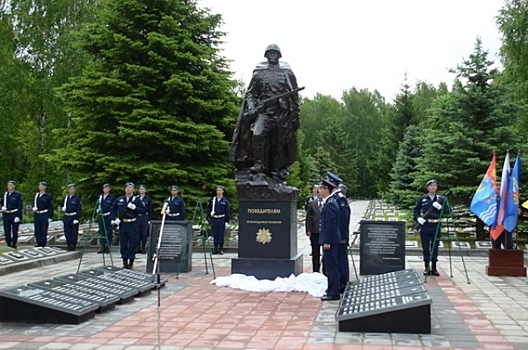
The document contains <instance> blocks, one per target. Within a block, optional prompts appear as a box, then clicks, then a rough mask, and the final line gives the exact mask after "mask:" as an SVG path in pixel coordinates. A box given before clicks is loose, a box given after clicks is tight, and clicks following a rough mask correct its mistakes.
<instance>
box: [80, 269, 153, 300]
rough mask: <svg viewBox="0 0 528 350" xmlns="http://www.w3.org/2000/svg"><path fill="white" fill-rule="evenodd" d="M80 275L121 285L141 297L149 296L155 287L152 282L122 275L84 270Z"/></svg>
mask: <svg viewBox="0 0 528 350" xmlns="http://www.w3.org/2000/svg"><path fill="white" fill-rule="evenodd" d="M80 274H84V275H88V276H92V277H95V278H99V279H102V280H104V281H108V282H112V283H116V284H121V285H123V286H127V287H130V288H134V289H136V290H137V291H138V293H139V295H138V296H143V295H146V294H149V293H150V292H151V290H152V289H153V288H154V287H155V286H156V284H155V283H154V282H153V281H145V280H143V279H139V278H136V277H131V276H126V275H122V274H116V273H113V272H108V271H104V270H97V269H91V270H85V271H81V272H80Z"/></svg>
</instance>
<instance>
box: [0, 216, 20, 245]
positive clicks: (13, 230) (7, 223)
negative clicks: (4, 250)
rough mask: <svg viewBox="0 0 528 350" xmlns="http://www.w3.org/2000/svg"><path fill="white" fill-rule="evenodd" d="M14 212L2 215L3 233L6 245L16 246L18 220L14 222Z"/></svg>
mask: <svg viewBox="0 0 528 350" xmlns="http://www.w3.org/2000/svg"><path fill="white" fill-rule="evenodd" d="M16 217H17V216H16V213H12V214H6V213H4V215H3V220H4V234H5V241H6V243H7V245H12V246H16V245H17V242H18V227H19V226H20V223H19V222H15V218H16Z"/></svg>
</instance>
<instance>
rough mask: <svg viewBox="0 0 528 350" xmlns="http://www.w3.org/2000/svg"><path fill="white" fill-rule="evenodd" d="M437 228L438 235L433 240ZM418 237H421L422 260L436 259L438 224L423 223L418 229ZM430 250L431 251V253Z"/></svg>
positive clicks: (438, 238) (438, 241)
mask: <svg viewBox="0 0 528 350" xmlns="http://www.w3.org/2000/svg"><path fill="white" fill-rule="evenodd" d="M437 229H438V236H437V238H436V244H435V245H434V247H433V243H434V242H435V234H436V231H437ZM420 238H421V239H422V253H423V261H426V262H429V261H438V244H439V243H440V225H439V224H435V223H433V224H429V223H425V224H424V225H423V226H422V228H421V229H420ZM431 251H432V253H431Z"/></svg>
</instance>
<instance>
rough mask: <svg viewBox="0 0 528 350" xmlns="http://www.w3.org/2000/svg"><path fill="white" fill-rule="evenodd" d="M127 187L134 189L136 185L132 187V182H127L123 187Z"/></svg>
mask: <svg viewBox="0 0 528 350" xmlns="http://www.w3.org/2000/svg"><path fill="white" fill-rule="evenodd" d="M127 186H132V187H135V186H136V185H134V183H133V182H127V183H126V184H125V187H127Z"/></svg>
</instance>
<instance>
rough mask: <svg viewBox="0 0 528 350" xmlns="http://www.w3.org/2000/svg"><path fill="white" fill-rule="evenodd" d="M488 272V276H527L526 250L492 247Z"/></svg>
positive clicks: (487, 267)
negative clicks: (525, 264)
mask: <svg viewBox="0 0 528 350" xmlns="http://www.w3.org/2000/svg"><path fill="white" fill-rule="evenodd" d="M486 274H487V275H488V276H513V277H526V267H524V251H523V250H520V249H490V250H489V251H488V266H486Z"/></svg>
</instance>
